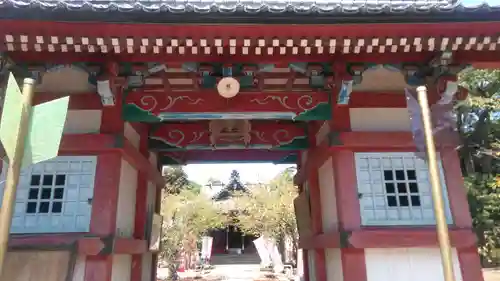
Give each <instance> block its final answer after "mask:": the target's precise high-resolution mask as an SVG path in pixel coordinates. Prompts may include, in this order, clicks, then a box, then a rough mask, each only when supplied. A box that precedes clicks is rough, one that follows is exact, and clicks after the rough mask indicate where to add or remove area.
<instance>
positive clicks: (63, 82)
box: [35, 65, 97, 95]
mask: <svg viewBox="0 0 500 281" xmlns="http://www.w3.org/2000/svg"><path fill="white" fill-rule="evenodd" d="M35 90H36V91H37V92H45V93H51V94H60V95H67V94H78V93H91V92H95V91H96V87H95V85H92V84H90V83H89V74H88V73H87V72H86V71H84V70H82V69H79V68H76V67H73V66H70V65H67V66H62V67H58V68H57V69H52V70H51V71H49V72H45V73H44V74H43V76H42V81H41V83H40V84H39V85H37V86H36V89H35ZM96 95H97V93H96Z"/></svg>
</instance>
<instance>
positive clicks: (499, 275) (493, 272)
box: [483, 268, 500, 281]
mask: <svg viewBox="0 0 500 281" xmlns="http://www.w3.org/2000/svg"><path fill="white" fill-rule="evenodd" d="M483 276H484V281H500V268H495V269H484V270H483Z"/></svg>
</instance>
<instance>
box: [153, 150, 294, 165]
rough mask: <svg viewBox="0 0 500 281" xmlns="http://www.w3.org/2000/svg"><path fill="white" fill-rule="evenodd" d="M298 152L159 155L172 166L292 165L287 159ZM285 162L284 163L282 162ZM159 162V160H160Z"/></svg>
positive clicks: (207, 151) (218, 151) (245, 151)
mask: <svg viewBox="0 0 500 281" xmlns="http://www.w3.org/2000/svg"><path fill="white" fill-rule="evenodd" d="M297 153H298V151H293V150H292V151H288V150H265V149H261V150H258V149H255V150H248V149H246V150H245V149H241V150H240V149H234V150H232V149H229V150H198V151H193V150H189V151H175V152H172V151H169V152H161V153H160V155H162V156H164V157H168V158H169V159H171V160H173V161H177V162H176V163H172V162H166V161H165V159H163V163H162V164H163V165H173V164H182V165H184V164H192V163H218V162H232V163H241V162H261V163H263V162H273V163H278V164H279V163H286V164H289V163H291V164H294V163H295V158H294V159H293V161H286V158H287V157H290V156H295V157H296V154H297ZM283 160H285V162H282V161H283ZM160 161H162V160H161V158H160Z"/></svg>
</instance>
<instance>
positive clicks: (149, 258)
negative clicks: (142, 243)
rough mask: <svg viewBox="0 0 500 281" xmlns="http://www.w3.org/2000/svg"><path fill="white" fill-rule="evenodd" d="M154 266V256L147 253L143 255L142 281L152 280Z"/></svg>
mask: <svg viewBox="0 0 500 281" xmlns="http://www.w3.org/2000/svg"><path fill="white" fill-rule="evenodd" d="M152 265H153V254H152V253H145V254H143V255H142V274H141V281H150V280H151V268H152Z"/></svg>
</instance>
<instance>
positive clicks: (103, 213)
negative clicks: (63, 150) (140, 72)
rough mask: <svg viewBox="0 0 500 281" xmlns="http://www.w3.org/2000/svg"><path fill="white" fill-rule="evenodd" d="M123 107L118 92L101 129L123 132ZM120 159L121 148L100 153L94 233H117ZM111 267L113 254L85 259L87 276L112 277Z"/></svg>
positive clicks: (90, 280)
mask: <svg viewBox="0 0 500 281" xmlns="http://www.w3.org/2000/svg"><path fill="white" fill-rule="evenodd" d="M121 108H122V107H121V92H119V93H118V95H117V97H116V105H115V106H113V107H105V108H103V110H102V121H101V128H100V132H101V133H104V134H116V135H123V121H122V118H121ZM121 161H122V159H121V155H120V154H119V152H116V153H110V154H102V155H99V156H98V157H97V168H96V175H95V183H94V195H93V199H92V213H91V218H90V234H91V235H98V236H101V237H105V236H113V235H114V234H115V231H116V212H117V206H118V192H119V187H120V172H121ZM112 269H113V256H112V255H104V256H88V257H87V258H86V263H85V275H84V280H85V281H110V280H111V273H112ZM124 281H128V280H124Z"/></svg>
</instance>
